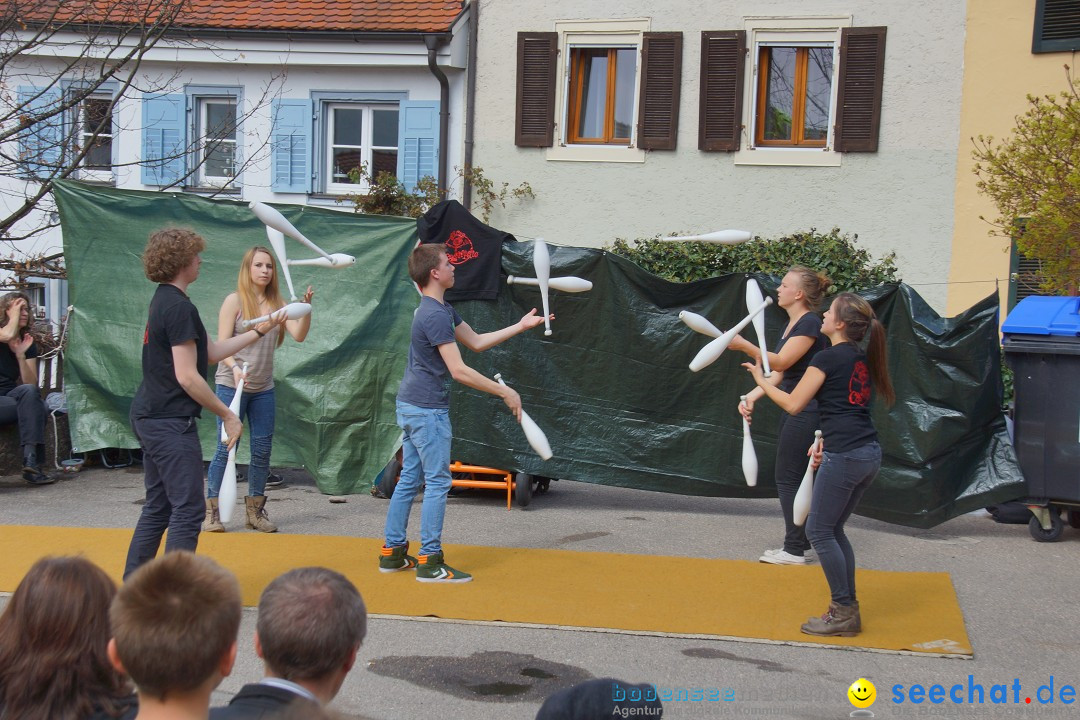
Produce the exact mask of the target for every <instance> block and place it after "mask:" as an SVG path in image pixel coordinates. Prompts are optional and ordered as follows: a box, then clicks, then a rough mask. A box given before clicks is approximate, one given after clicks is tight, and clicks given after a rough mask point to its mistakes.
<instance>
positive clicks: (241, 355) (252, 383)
mask: <svg viewBox="0 0 1080 720" xmlns="http://www.w3.org/2000/svg"><path fill="white" fill-rule="evenodd" d="M242 320H243V318H242V317H241V316H240V313H237V314H236V320H235V321H233V335H239V334H240V333H245V332H247V331H248V330H250V329H251V328H246V327H244V326H243V325H241V324H240V323H241V321H242ZM279 332H281V326H280V325H275V326H274V327H272V328H270V332H268V333H266V336H265V337H261V338H259V339H258V340H256V341H255V342H253V343H251V344H250V345H248V346H247V347H246V348H244V349H243V350H241V351H240V352H238V353H236V354H235V355H233V360H235V361H236V364H237V365H240V366H241V367H243V365H244V363H245V362H247V364H248V376H247V380H245V381H244V390H245V391H246V392H253V393H254V392H262V391H264V390H271V389H273V387H274V350H276V349H277V337H278V333H279ZM214 381H215V382H217V384H218V385H224V386H226V387H231V388H233V389H236V383H235V382H234V381H233V372H232V368H231V367H229V366H228V365H227V364H226V363H225V362H220V363H218V366H217V374H216V375H214Z"/></svg>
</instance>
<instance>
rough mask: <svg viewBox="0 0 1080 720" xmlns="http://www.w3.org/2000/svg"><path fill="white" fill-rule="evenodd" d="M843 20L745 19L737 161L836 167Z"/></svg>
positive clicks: (847, 23) (848, 21)
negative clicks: (743, 94)
mask: <svg viewBox="0 0 1080 720" xmlns="http://www.w3.org/2000/svg"><path fill="white" fill-rule="evenodd" d="M850 25H851V18H850V17H846V16H845V17H811V18H747V19H746V40H747V49H748V53H747V56H748V60H749V62H747V69H746V72H747V82H746V84H745V87H746V88H747V90H748V92H747V93H746V96H747V102H745V103H743V113H744V116H743V127H744V128H745V130H744V136H743V137H744V142H743V144H742V149H741V150H740V151H739V152H737V153H736V158H735V161H736V163H739V164H766V165H768V164H780V165H839V164H840V154H839V153H837V152H836V151H835V147H834V142H833V131H834V127H835V124H836V98H837V92H836V91H837V74H838V71H839V62H838V57H839V48H840V34H841V29H842V28H843V27H847V26H850Z"/></svg>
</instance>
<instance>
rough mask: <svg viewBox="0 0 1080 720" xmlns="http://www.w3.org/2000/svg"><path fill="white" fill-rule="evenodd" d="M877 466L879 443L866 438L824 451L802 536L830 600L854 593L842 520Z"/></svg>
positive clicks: (849, 600)
mask: <svg viewBox="0 0 1080 720" xmlns="http://www.w3.org/2000/svg"><path fill="white" fill-rule="evenodd" d="M879 469H881V446H880V445H878V444H877V443H876V442H870V443H867V444H866V445H863V446H861V447H857V448H855V449H854V450H849V451H847V452H845V453H830V452H826V453H824V456H823V458H822V461H821V467H819V468H818V471H817V477H816V478H814V497H813V500H811V502H810V515H809V517H808V518H807V520H806V536H807V537H808V538H810V544H812V545H813V546H814V550H815V551H816V552H817V555H818V560H820V561H821V569H822V570H824V571H825V579H826V580H827V581H828V582H829V591H830V592H831V594H832V600H833V602H835V603H838V604H840V605H851V604H853V603H854V602H855V601H856V600H857V599H858V598H857V597H856V596H855V551H854V550H852V549H851V543H850V542H849V541H848V539H847V535H845V534H844V523H846V522H847V519H848V517H850V516H851V511H852V510H854V509H855V506H856V505H858V504H859V500H860V499H861V498H862V496H863V493H864V492H866V488H868V487H870V483H871V482H873V480H874V478H875V477H876V476H877V473H878V470H879Z"/></svg>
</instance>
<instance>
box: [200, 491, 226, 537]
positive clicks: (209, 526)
mask: <svg viewBox="0 0 1080 720" xmlns="http://www.w3.org/2000/svg"><path fill="white" fill-rule="evenodd" d="M202 529H203V532H225V526H224V525H222V524H221V514H220V513H219V512H218V499H217V498H206V519H205V520H203V528H202Z"/></svg>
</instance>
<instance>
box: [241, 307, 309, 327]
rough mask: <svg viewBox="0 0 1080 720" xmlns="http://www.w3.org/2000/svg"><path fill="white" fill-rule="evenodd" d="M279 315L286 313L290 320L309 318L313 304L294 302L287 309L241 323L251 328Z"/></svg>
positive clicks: (283, 308) (279, 309) (280, 309)
mask: <svg viewBox="0 0 1080 720" xmlns="http://www.w3.org/2000/svg"><path fill="white" fill-rule="evenodd" d="M279 313H285V317H287V318H288V319H289V320H299V319H300V318H302V317H307V316H308V315H310V314H311V303H302V302H292V303H289V304H288V305H286V306H285V307H282V308H278V309H277V310H275V311H274V312H272V313H270V314H269V315H260V316H259V317H257V318H251V319H250V320H244V321H243V322H242V323H240V324H241V325H242V326H244V327H246V328H247V327H251V326H252V325H258V324H259V323H264V322H266V321H267V320H269V319H270V318H272V317H274V316H275V315H278V314H279Z"/></svg>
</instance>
